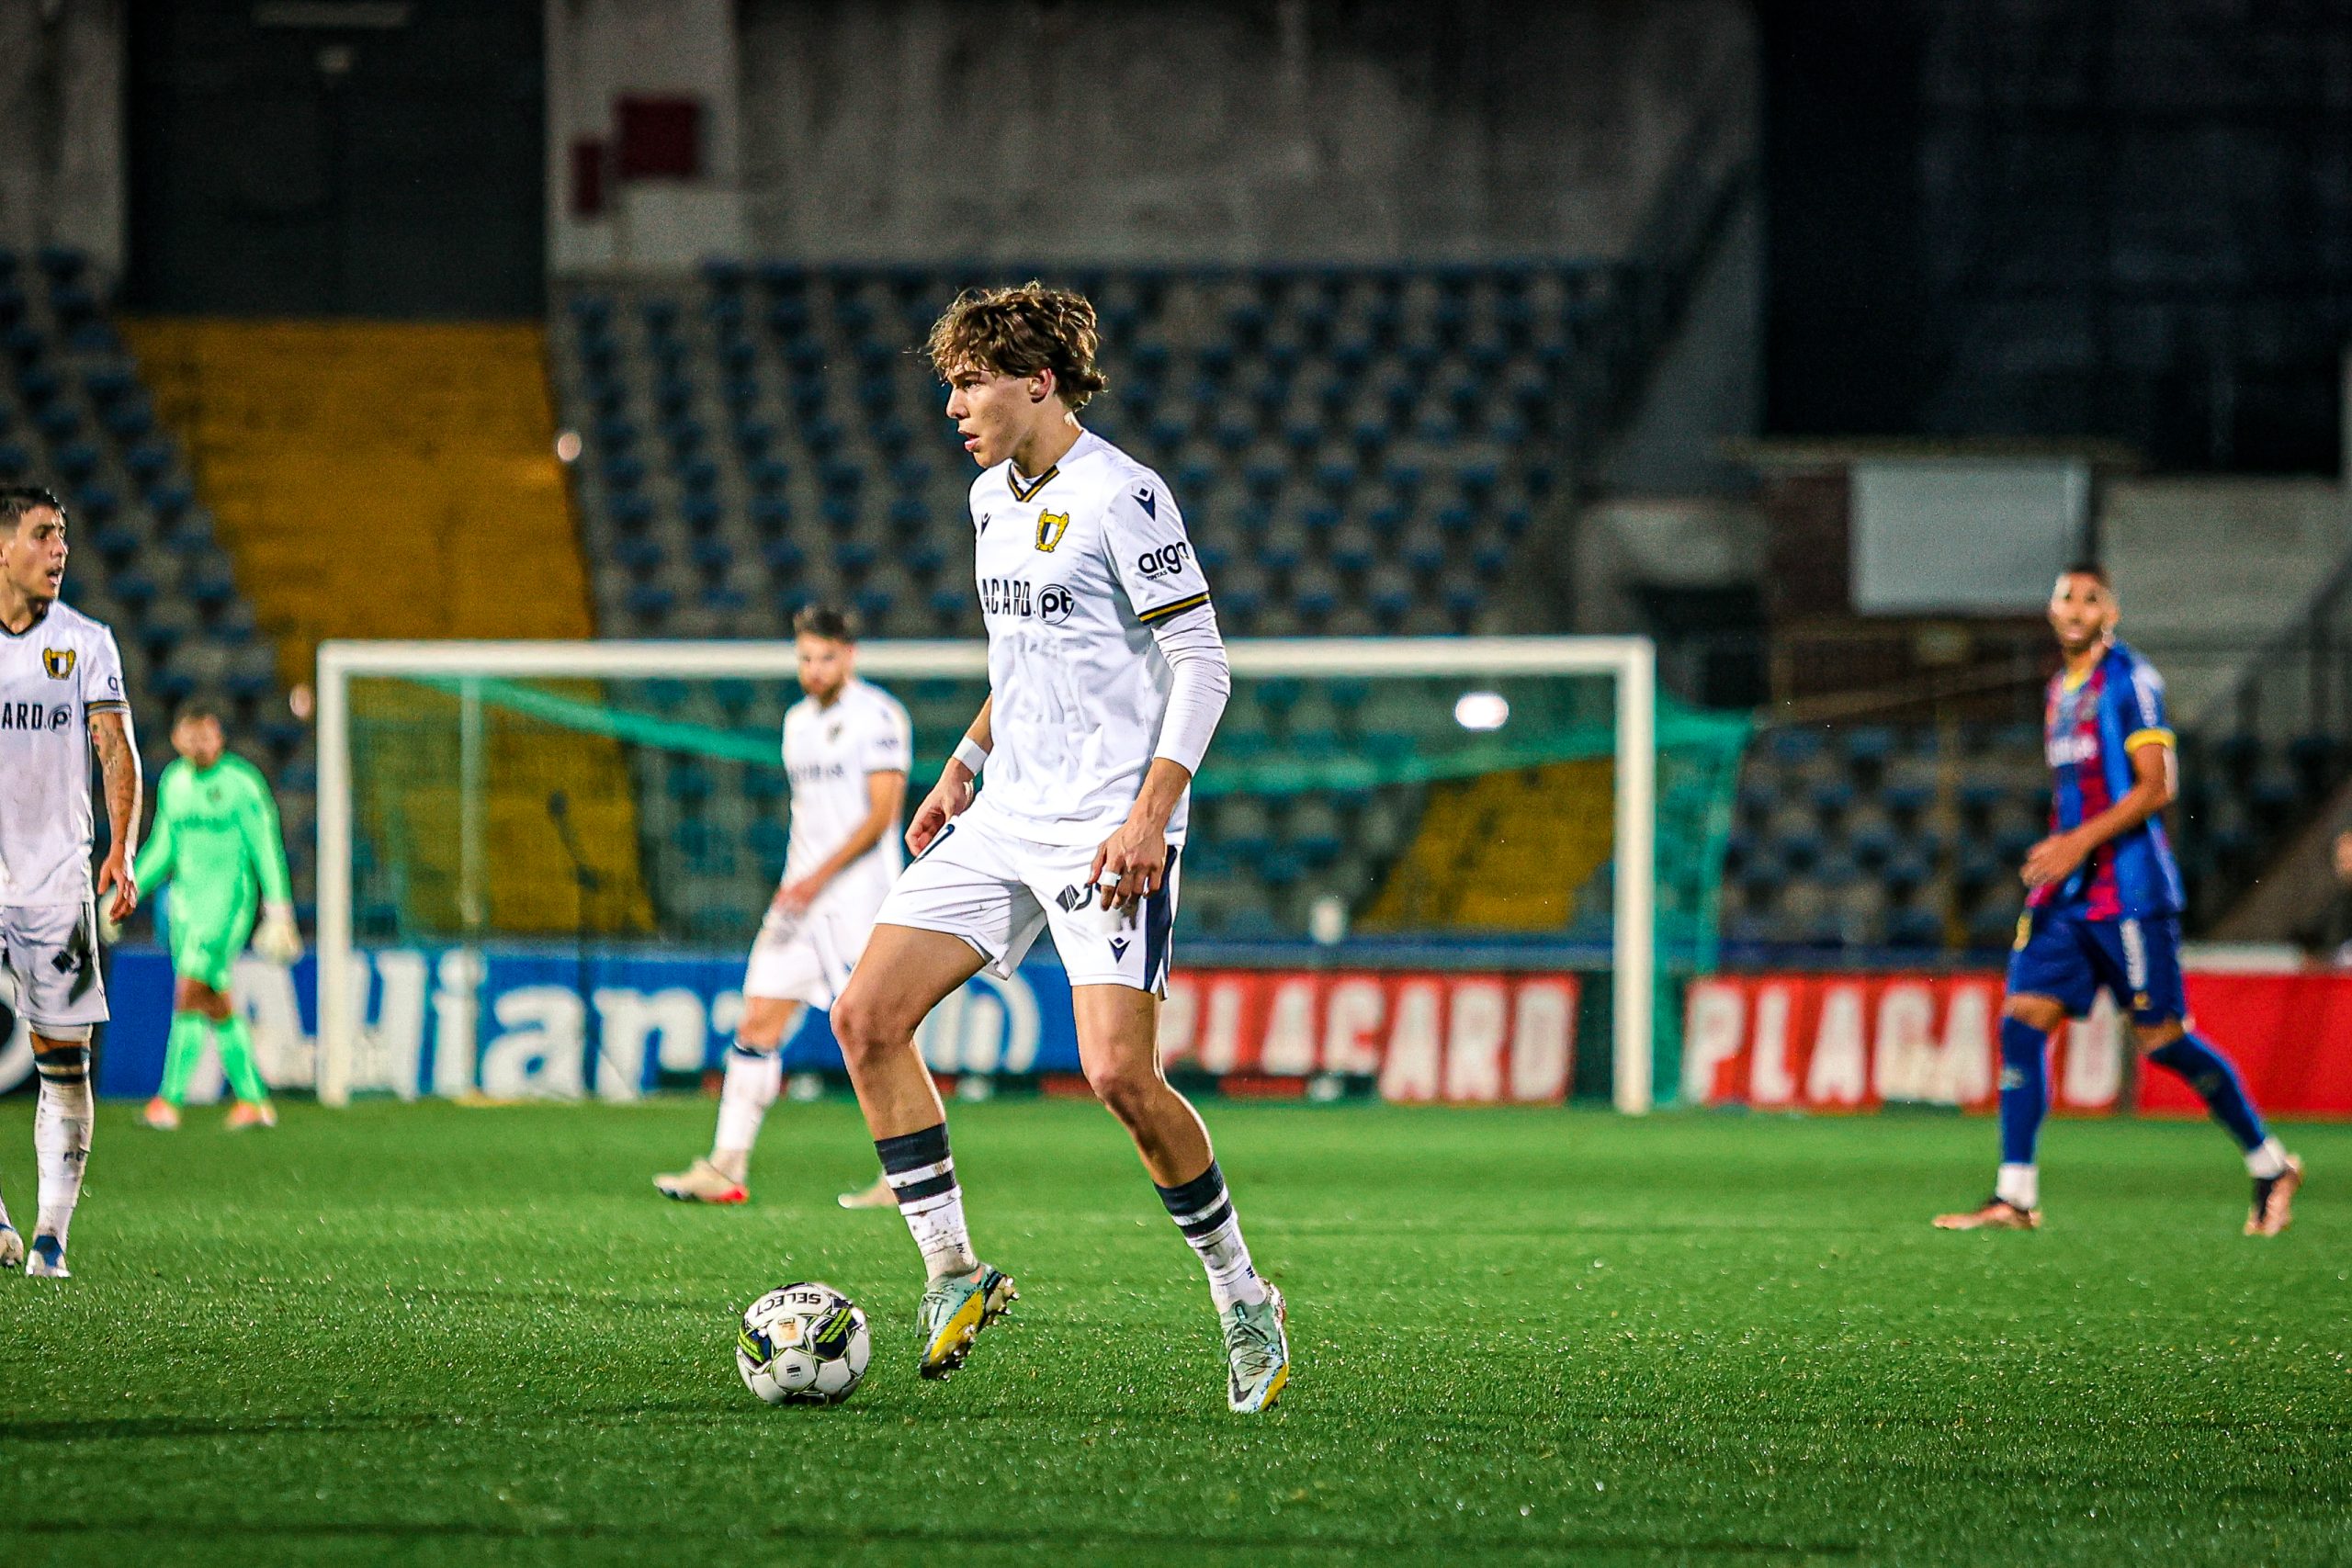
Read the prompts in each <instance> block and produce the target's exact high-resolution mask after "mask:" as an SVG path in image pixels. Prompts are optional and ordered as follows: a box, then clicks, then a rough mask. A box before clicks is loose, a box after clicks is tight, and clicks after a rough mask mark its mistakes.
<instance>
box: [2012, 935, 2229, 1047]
mask: <svg viewBox="0 0 2352 1568" xmlns="http://www.w3.org/2000/svg"><path fill="white" fill-rule="evenodd" d="M2102 986H2104V987H2106V988H2107V989H2108V991H2109V994H2111V995H2112V996H2113V997H2114V998H2115V999H2116V1002H2117V1004H2118V1005H2120V1006H2122V1007H2126V1008H2128V1009H2130V1010H2131V1018H2132V1021H2134V1022H2135V1023H2172V1022H2176V1021H2184V1022H2185V1021H2187V1020H2188V993H2187V991H2185V990H2184V989H2183V988H2182V987H2181V983H2180V919H2179V918H2178V917H2177V916H2174V915H2156V916H2151V917H2150V918H2148V919H2138V920H2125V919H2119V920H2092V919H2085V918H2084V917H2083V914H2082V912H2081V911H2080V910H2078V909H2028V910H2027V911H2026V912H2025V914H2024V915H2023V916H2022V917H2021V918H2020V919H2018V941H2017V946H2016V947H2015V948H2014V949H2013V950H2012V951H2011V952H2010V953H2009V981H2008V989H2009V995H2011V996H2013V997H2050V998H2054V999H2055V1000H2057V1001H2058V1002H2059V1003H2061V1004H2062V1005H2064V1008H2065V1010H2066V1011H2067V1013H2068V1015H2069V1016H2071V1017H2074V1018H2081V1017H2083V1016H2084V1015H2085V1014H2086V1013H2088V1012H2089V1011H2090V1010H2091V1002H2092V1000H2093V998H2096V997H2097V996H2098V991H2099V987H2102Z"/></svg>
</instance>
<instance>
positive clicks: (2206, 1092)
mask: <svg viewBox="0 0 2352 1568" xmlns="http://www.w3.org/2000/svg"><path fill="white" fill-rule="evenodd" d="M2148 1060H2150V1061H2151V1062H2154V1063H2155V1064H2156V1066H2160V1067H2165V1068H2169V1069H2170V1070H2171V1071H2173V1072H2175V1073H2177V1074H2179V1075H2180V1077H2181V1078H2182V1080H2183V1081H2185V1082H2186V1083H2187V1084H2188V1087H2189V1088H2191V1089H2195V1090H2196V1091H2197V1098H2198V1099H2199V1100H2203V1101H2204V1102H2205V1109H2206V1110H2208V1111H2211V1112H2212V1113H2213V1120H2214V1121H2216V1122H2220V1123H2221V1124H2222V1126H2223V1127H2225V1128H2227V1129H2229V1134H2230V1136H2231V1137H2233V1138H2235V1139H2236V1140H2237V1141H2238V1147H2239V1148H2241V1149H2244V1150H2245V1151H2247V1152H2248V1153H2252V1152H2253V1151H2254V1150H2256V1149H2257V1148H2260V1147H2261V1146H2262V1141H2263V1139H2264V1138H2265V1137H2267V1135H2268V1134H2266V1133H2264V1132H2263V1130H2262V1118H2261V1116H2260V1115H2258V1114H2256V1111H2255V1109H2254V1101H2252V1100H2248V1099H2247V1098H2246V1097H2245V1085H2244V1084H2243V1083H2240V1082H2239V1081H2238V1070H2237V1069H2236V1068H2235V1067H2233V1066H2230V1059H2229V1058H2228V1057H2227V1056H2224V1055H2222V1054H2221V1053H2220V1052H2219V1051H2216V1050H2214V1049H2213V1047H2212V1046H2211V1045H2209V1044H2207V1043H2205V1042H2204V1041H2202V1040H2200V1039H2199V1038H2198V1037H2197V1036H2196V1035H2194V1034H2184V1035H2182V1036H2181V1037H2180V1038H2179V1039H2177V1040H2176V1041H2174V1042H2173V1043H2170V1044H2169V1045H2159V1046H2157V1047H2156V1048H2155V1049H2154V1050H2153V1051H2151V1052H2149V1053H2148Z"/></svg>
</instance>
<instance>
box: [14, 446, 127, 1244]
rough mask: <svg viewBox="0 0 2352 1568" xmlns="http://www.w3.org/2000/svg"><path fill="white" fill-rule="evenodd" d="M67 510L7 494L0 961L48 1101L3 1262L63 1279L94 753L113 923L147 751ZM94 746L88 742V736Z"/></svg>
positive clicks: (89, 941) (87, 965)
mask: <svg viewBox="0 0 2352 1568" xmlns="http://www.w3.org/2000/svg"><path fill="white" fill-rule="evenodd" d="M65 554H66V546H65V508H64V507H63V506H62V504H60V503H59V502H58V500H57V498H56V497H55V496H53V495H51V494H50V493H49V491H45V490H40V489H36V488H33V487H30V486H23V485H9V486H6V487H0V634H5V635H0V953H5V956H6V960H7V964H8V967H9V968H11V969H13V970H14V971H16V976H17V1011H18V1012H20V1013H22V1014H23V1015H24V1018H25V1021H26V1023H27V1024H28V1026H29V1027H30V1029H31V1032H32V1040H33V1067H34V1070H35V1071H36V1072H38V1073H39V1074H40V1105H39V1106H38V1108H37V1109H36V1110H35V1111H34V1112H33V1152H34V1155H35V1156H36V1158H37V1161H38V1164H39V1168H40V1198H39V1205H40V1207H39V1209H38V1211H37V1214H36V1218H35V1221H34V1224H33V1241H32V1255H31V1257H30V1258H29V1259H28V1258H27V1257H26V1253H25V1243H24V1238H23V1237H22V1236H21V1235H18V1233H17V1229H16V1227H15V1226H14V1225H12V1224H9V1221H8V1211H7V1209H6V1206H5V1205H0V1268H10V1269H13V1268H15V1267H16V1266H17V1265H18V1264H19V1263H22V1264H24V1266H25V1272H26V1273H28V1274H35V1275H48V1276H51V1277H52V1278H56V1279H63V1278H65V1276H66V1274H67V1269H66V1267H65V1242H66V1233H67V1230H68V1228H69V1227H70V1226H71V1225H72V1224H73V1221H74V1205H75V1204H76V1203H77V1202H79V1201H81V1196H82V1171H83V1168H84V1167H85V1165H86V1164H87V1163H88V1161H89V1157H90V1121H91V1110H92V1107H91V1102H90V1032H91V1026H92V1025H94V1024H99V1023H104V1022H105V1021H107V991H106V981H105V979H104V977H103V976H101V975H100V974H99V970H98V937H97V926H98V921H97V912H96V909H95V908H94V907H93V905H92V901H91V894H90V846H91V838H92V834H91V823H90V759H89V750H88V749H89V748H93V747H95V748H96V751H97V753H98V762H99V766H100V769H101V772H102V774H103V777H104V779H105V781H106V795H107V826H108V828H109V829H110V830H111V832H112V835H113V838H112V841H111V842H110V843H109V844H108V845H107V858H106V862H105V863H104V864H102V865H101V866H99V868H98V875H97V891H99V892H100V893H104V894H106V895H107V915H108V917H109V918H111V919H115V920H118V921H119V920H122V919H126V918H128V917H129V915H130V912H131V910H133V909H135V908H138V907H139V886H138V884H137V883H136V882H135V881H134V880H133V879H132V877H131V874H130V861H131V855H132V853H133V852H134V851H135V850H136V848H137V845H136V844H135V843H134V841H133V840H134V839H135V837H136V835H137V833H138V830H139V749H138V748H137V747H136V746H134V745H132V744H131V739H130V703H129V701H128V700H126V698H125V697H124V695H123V690H122V657H121V655H120V654H119V653H118V652H117V651H116V649H115V643H114V634H113V633H112V632H110V631H108V630H107V628H106V627H104V626H100V625H99V624H98V623H97V622H96V621H94V620H92V619H90V618H89V617H88V616H87V615H83V614H82V613H81V612H79V611H77V610H75V609H74V607H73V606H71V605H69V604H61V603H60V602H59V600H58V597H57V595H58V592H59V591H60V590H61V589H62V587H63V586H64V582H65ZM85 736H86V737H87V739H85Z"/></svg>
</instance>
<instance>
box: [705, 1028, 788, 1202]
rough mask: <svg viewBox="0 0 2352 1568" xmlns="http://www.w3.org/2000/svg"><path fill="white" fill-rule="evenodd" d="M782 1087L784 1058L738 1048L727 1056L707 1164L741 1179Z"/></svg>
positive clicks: (778, 1055) (778, 1053) (769, 1053)
mask: <svg viewBox="0 0 2352 1568" xmlns="http://www.w3.org/2000/svg"><path fill="white" fill-rule="evenodd" d="M783 1087H784V1056H783V1055H782V1053H780V1052H776V1051H747V1050H745V1049H744V1048H743V1047H742V1046H741V1045H738V1046H736V1047H734V1048H733V1049H732V1050H730V1051H729V1052H728V1053H727V1077H726V1078H725V1079H724V1080H723V1081H722V1082H721V1083H720V1085H719V1089H718V1137H717V1138H716V1139H715V1140H714V1141H713V1142H712V1144H711V1149H710V1163H711V1164H713V1165H715V1166H717V1167H718V1168H719V1169H721V1170H723V1171H725V1172H726V1173H727V1174H728V1175H729V1176H730V1177H732V1178H733V1179H736V1180H737V1181H741V1180H742V1179H743V1178H744V1175H745V1174H746V1169H747V1168H748V1167H749V1166H750V1164H751V1160H752V1145H753V1144H754V1143H756V1142H758V1141H759V1136H760V1123H761V1122H763V1121H764V1120H765V1119H766V1117H767V1113H768V1107H769V1106H771V1105H774V1104H775V1097H776V1095H777V1094H778V1093H779V1092H780V1091H781V1090H782V1089H783Z"/></svg>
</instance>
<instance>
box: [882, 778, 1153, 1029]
mask: <svg viewBox="0 0 2352 1568" xmlns="http://www.w3.org/2000/svg"><path fill="white" fill-rule="evenodd" d="M1094 851H1095V846H1094V845H1092V844H1041V843H1038V842H1037V841H1036V840H1033V839H1023V838H1020V837H1017V836H1015V835H1013V834H1012V833H1008V832H1006V831H1005V830H1004V829H1001V827H998V826H997V825H995V824H994V823H993V822H991V821H989V819H988V818H985V817H984V816H982V815H981V814H980V813H979V812H978V811H977V810H975V811H972V812H967V814H965V815H964V816H962V817H959V818H956V820H955V821H953V822H950V823H949V824H948V825H947V826H946V827H945V828H944V829H941V830H940V834H939V837H938V838H936V839H933V840H932V841H931V845H930V847H929V848H927V849H926V850H924V851H923V852H922V857H921V858H920V859H918V860H916V861H915V862H914V863H913V864H911V865H910V866H908V867H907V869H906V870H904V871H902V872H900V873H899V881H898V884H897V886H893V887H892V888H891V889H890V896H889V897H888V898H886V899H884V900H883V901H882V909H881V912H880V913H879V914H877V915H876V916H875V917H874V919H875V923H876V925H890V926H912V927H913V928H915V929H916V930H917V931H943V932H944V933H946V934H947V935H949V936H953V937H961V938H962V939H963V940H964V941H965V942H968V943H970V944H971V946H972V948H973V950H974V951H975V952H977V953H979V955H980V957H981V958H982V959H984V960H985V961H986V962H987V964H988V967H989V971H990V973H992V974H995V975H997V976H1001V977H1003V978H1005V979H1011V978H1012V972H1013V971H1014V970H1015V969H1017V968H1019V967H1020V965H1021V959H1022V956H1023V954H1024V953H1027V952H1028V951H1029V944H1030V943H1031V942H1035V941H1036V940H1037V931H1038V929H1039V928H1040V927H1048V926H1049V927H1051V928H1052V930H1053V933H1054V948H1055V951H1056V952H1057V953H1060V954H1061V960H1062V968H1063V969H1064V970H1066V971H1068V973H1069V983H1070V984H1071V985H1073V986H1128V987H1133V988H1135V989H1136V990H1138V991H1149V992H1150V993H1152V994H1153V995H1154V996H1159V995H1160V994H1162V993H1163V992H1165V991H1166V989H1167V987H1168V959H1169V952H1170V940H1169V938H1170V931H1171V930H1172V928H1173V927H1174V925H1175V923H1176V872H1177V863H1178V861H1179V860H1180V859H1181V858H1182V857H1181V855H1180V854H1179V852H1178V850H1177V848H1176V847H1175V846H1174V845H1170V847H1169V851H1168V874H1167V876H1166V878H1165V879H1164V880H1163V881H1162V882H1161V884H1160V886H1159V892H1157V893H1154V894H1152V895H1151V896H1150V897H1147V898H1145V899H1144V900H1142V902H1140V903H1138V904H1137V905H1136V907H1135V908H1131V909H1125V910H1119V909H1105V908H1103V907H1102V898H1101V897H1100V896H1099V895H1097V894H1096V893H1094V892H1093V890H1092V889H1091V888H1088V887H1086V886H1083V884H1084V883H1085V881H1086V874H1087V873H1088V872H1089V871H1091V870H1092V869H1093V866H1094Z"/></svg>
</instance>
